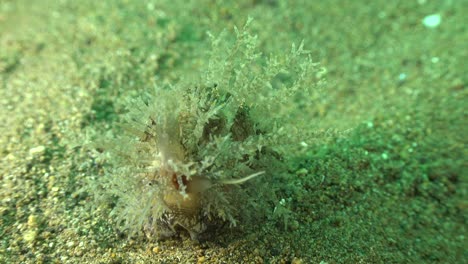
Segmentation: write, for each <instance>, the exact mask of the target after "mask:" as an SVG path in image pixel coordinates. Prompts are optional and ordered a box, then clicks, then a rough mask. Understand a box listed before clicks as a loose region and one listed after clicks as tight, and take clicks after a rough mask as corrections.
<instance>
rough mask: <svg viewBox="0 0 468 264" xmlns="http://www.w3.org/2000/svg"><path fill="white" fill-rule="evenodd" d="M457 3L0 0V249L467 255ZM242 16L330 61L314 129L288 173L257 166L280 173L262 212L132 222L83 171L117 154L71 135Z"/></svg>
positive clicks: (209, 55) (264, 42)
mask: <svg viewBox="0 0 468 264" xmlns="http://www.w3.org/2000/svg"><path fill="white" fill-rule="evenodd" d="M467 12H468V1H465V0H446V1H443V0H440V1H435V0H410V1H408V0H406V1H384V0H375V1H351V0H341V1H339V0H327V1H312V0H309V1H307V0H302V1H285V0H263V1H262V0H240V1H216V0H199V1H195V0H192V1H190V0H189V1H182V0H171V1H168V0H153V1H143V0H142V1H130V0H114V1H111V0H106V1H91V0H83V1H71V0H61V1H59V0H57V1H52V0H37V1H26V0H16V1H15V0H0V85H1V87H0V121H1V122H0V263H296V264H297V263H464V262H466V261H467V259H468V252H467V250H466V241H465V240H466V238H465V234H466V232H467V230H466V227H467V206H468V203H467V195H466V194H467V176H468V175H467V161H466V157H467V149H466V143H467V139H466V138H467V135H468V131H467V128H468V124H467V120H468V119H467V117H466V105H467V90H466V85H467V82H468V74H467V72H468V63H467V61H468V49H467V44H466V43H468V19H467V18H466V14H467ZM249 18H251V19H252V22H251V23H250V24H249V28H248V31H249V33H250V34H252V36H256V38H257V39H256V41H257V50H258V51H259V52H261V55H260V56H261V57H262V58H264V57H266V56H270V55H271V56H276V55H278V56H281V55H284V54H289V53H290V52H291V49H292V45H293V44H295V47H298V46H300V45H301V43H303V47H304V49H305V50H307V51H308V52H309V53H308V54H309V55H310V58H312V60H313V61H314V62H317V63H318V65H320V67H321V69H326V73H325V70H323V71H322V70H320V71H317V72H316V75H314V78H317V79H320V81H319V82H320V90H319V96H318V95H314V101H313V103H311V105H309V106H307V105H306V106H302V105H301V107H311V108H313V111H310V112H307V115H305V116H301V118H303V119H304V118H305V120H307V122H309V124H311V126H310V127H313V129H314V131H311V133H310V134H311V135H316V138H315V137H314V138H313V139H312V138H305V139H303V141H304V142H308V143H307V144H305V143H304V144H302V149H301V151H300V153H299V152H298V153H292V154H297V155H291V156H293V158H288V159H287V160H284V164H285V165H284V166H286V168H285V169H284V170H285V176H284V177H283V178H281V180H275V181H270V182H269V178H268V177H266V176H267V175H264V176H259V177H257V178H258V179H255V182H253V184H255V185H254V186H256V185H258V186H262V184H265V186H269V187H272V188H273V189H275V191H276V192H275V195H274V199H276V200H274V199H272V200H271V201H270V200H269V201H268V202H265V203H260V201H259V204H261V205H262V206H263V207H262V208H261V210H259V211H262V213H258V214H256V212H255V210H251V211H250V213H249V215H248V216H245V219H240V220H239V221H238V222H237V225H236V226H235V227H230V226H229V225H225V224H220V225H218V226H216V227H215V228H212V229H211V230H208V231H207V232H208V234H207V235H205V238H204V239H201V240H199V241H196V240H192V239H190V236H189V235H188V234H186V233H184V232H181V234H180V235H178V236H176V237H173V238H169V239H166V240H162V241H157V240H153V239H150V238H147V237H146V236H144V235H140V236H132V237H128V235H127V234H126V233H125V232H123V231H122V230H121V229H119V228H118V227H117V226H116V223H115V221H114V220H113V218H114V216H113V214H112V210H111V209H112V207H113V206H114V204H113V203H115V202H116V201H112V200H110V201H108V204H107V205H102V204H101V203H95V199H94V196H96V194H95V193H92V192H91V191H90V188H89V185H90V184H91V185H92V184H93V183H94V182H95V181H96V178H99V177H102V176H103V175H104V174H105V171H106V168H107V167H109V166H112V165H111V164H110V165H109V164H108V163H106V162H105V161H103V160H100V158H99V157H97V156H95V155H94V154H93V153H90V151H89V150H88V149H86V148H84V147H82V146H83V145H86V144H87V142H88V141H89V139H90V138H93V135H95V134H100V135H104V136H109V137H111V136H112V135H111V134H112V133H116V132H115V131H117V130H116V127H118V124H119V122H120V120H121V119H122V116H123V114H125V113H126V112H127V108H128V106H129V101H130V99H133V98H135V97H136V96H137V95H139V94H141V93H144V92H145V91H147V90H148V89H153V87H154V86H155V85H156V86H161V87H168V86H171V85H177V84H178V83H184V82H185V83H190V82H191V80H198V78H200V75H202V74H204V71H203V69H206V67H208V66H209V65H208V64H210V65H211V64H212V63H213V60H214V59H213V58H215V59H216V58H219V60H220V61H223V60H224V59H225V58H224V55H225V56H228V54H224V53H223V52H222V51H223V49H220V51H219V52H218V53H216V54H215V55H213V51H212V44H211V40H210V37H209V36H210V35H211V34H212V35H215V36H218V35H219V34H221V32H223V30H225V31H226V32H227V33H226V37H225V39H223V41H226V42H227V43H230V42H234V41H235V38H236V33H235V32H236V29H235V27H236V28H239V29H240V28H242V27H243V25H245V23H246V21H248V20H249ZM214 62H216V61H214ZM241 62H242V61H241ZM241 64H242V63H241ZM265 65H266V64H265ZM265 65H264V66H265ZM293 66H294V65H291V67H293ZM265 67H266V66H265ZM272 89H273V88H272ZM252 93H253V94H255V91H252ZM129 98H130V99H129ZM278 107H279V106H278ZM291 118H299V117H296V116H291ZM301 120H302V119H301ZM290 121H293V123H294V119H293V120H290ZM292 130H293V129H292ZM297 143H298V144H300V143H301V141H299V142H297ZM302 143H303V142H302ZM117 144H118V143H117ZM106 166H107V167H106ZM247 184H250V183H249V182H247V183H246V185H247ZM242 186H243V185H242ZM259 188H261V187H259ZM95 189H96V188H95ZM97 189H98V191H99V188H97ZM111 191H112V190H111ZM117 196H118V195H117ZM258 199H263V197H259V198H258ZM237 206H241V205H237ZM265 212H266V213H265ZM268 212H270V213H268Z"/></svg>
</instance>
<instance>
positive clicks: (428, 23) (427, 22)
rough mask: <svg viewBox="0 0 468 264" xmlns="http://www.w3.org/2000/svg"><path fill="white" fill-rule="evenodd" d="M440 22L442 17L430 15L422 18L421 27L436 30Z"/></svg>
mask: <svg viewBox="0 0 468 264" xmlns="http://www.w3.org/2000/svg"><path fill="white" fill-rule="evenodd" d="M441 22H442V17H441V16H440V15H439V14H432V15H428V16H426V17H424V19H423V25H424V26H425V27H427V28H436V27H438V26H439V25H440V23H441Z"/></svg>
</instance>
